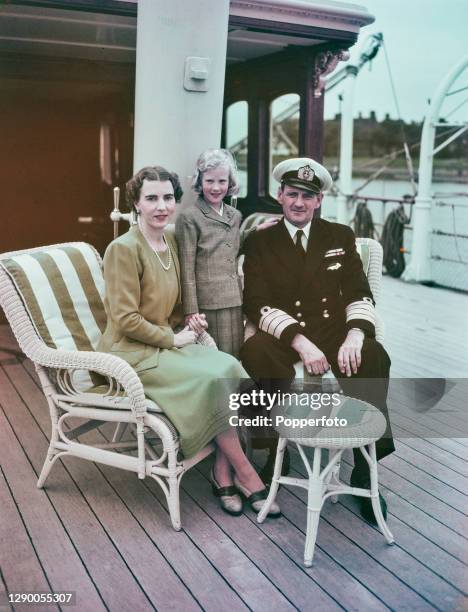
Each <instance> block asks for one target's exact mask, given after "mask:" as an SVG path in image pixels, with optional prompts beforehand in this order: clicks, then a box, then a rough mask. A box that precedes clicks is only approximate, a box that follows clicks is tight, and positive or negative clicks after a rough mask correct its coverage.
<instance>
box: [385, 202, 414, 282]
mask: <svg viewBox="0 0 468 612" xmlns="http://www.w3.org/2000/svg"><path fill="white" fill-rule="evenodd" d="M408 222H409V219H408V217H407V216H406V213H405V208H404V206H403V204H400V206H398V208H395V209H394V210H392V212H391V213H390V214H389V215H388V217H387V219H386V221H385V223H384V226H383V231H382V239H381V241H380V243H381V245H382V248H383V264H384V266H385V268H386V270H387V274H389V275H390V276H393V278H399V277H400V276H401V275H402V274H403V271H404V269H405V257H404V255H403V252H404V249H403V230H404V229H405V224H406V223H408Z"/></svg>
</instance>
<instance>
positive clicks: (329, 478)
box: [240, 213, 394, 567]
mask: <svg viewBox="0 0 468 612" xmlns="http://www.w3.org/2000/svg"><path fill="white" fill-rule="evenodd" d="M274 216H279V215H272V214H268V213H254V214H253V215H250V216H249V217H247V218H246V219H245V220H244V222H243V224H242V226H241V229H242V230H245V231H248V230H250V229H252V228H254V227H255V226H256V225H258V224H259V223H262V222H263V221H265V220H266V219H268V218H270V217H274ZM356 248H357V250H358V253H359V255H360V257H361V260H362V263H363V268H364V272H365V273H366V275H367V278H368V281H369V285H370V288H371V290H372V294H373V296H374V300H375V302H377V301H378V299H379V296H380V286H381V279H382V258H383V251H382V247H381V246H380V244H379V243H378V242H377V241H376V240H373V239H372V238H356ZM240 266H242V262H240ZM240 269H241V268H240ZM375 330H376V334H375V335H376V339H377V340H378V341H379V342H382V340H383V324H382V321H381V319H380V317H379V316H378V313H376V326H375ZM255 331H256V328H255V326H254V325H253V324H251V323H250V322H247V324H246V331H245V338H246V339H247V338H248V337H249V336H250V335H253V334H254V333H255ZM295 370H296V380H297V381H298V382H302V383H303V384H304V389H306V388H307V385H317V384H318V385H321V380H320V377H314V376H310V375H309V374H308V373H307V371H306V370H304V368H303V364H302V362H301V361H299V362H298V363H296V364H295ZM325 378H326V379H328V380H327V382H328V389H327V390H338V389H339V385H338V381H337V380H336V378H335V377H334V375H333V373H332V372H331V371H330V372H328V373H327V374H325V375H324V376H323V377H322V380H323V379H325ZM330 379H331V380H330ZM353 401H354V402H357V400H353ZM359 404H360V405H361V406H363V407H364V408H363V410H362V416H363V418H362V420H361V422H359V424H357V425H356V426H354V427H352V428H347V429H346V435H344V434H343V432H342V431H340V430H339V429H336V428H335V429H331V428H327V429H324V430H323V431H321V432H319V433H318V434H317V435H314V436H312V437H310V438H308V437H306V436H303V437H301V438H297V437H293V435H291V434H288V433H287V432H282V433H280V438H279V440H278V450H277V453H276V461H275V468H274V474H273V480H272V485H271V488H270V491H269V495H268V499H267V501H266V503H265V506H264V507H263V509H262V511H261V512H260V513H259V515H258V521H259V522H260V523H261V522H263V521H264V520H265V518H266V516H267V514H268V509H269V508H270V506H271V504H272V503H273V502H274V500H275V497H276V494H277V492H278V488H279V485H280V484H286V485H292V486H299V487H302V488H304V489H306V490H307V492H308V499H307V531H306V543H305V549H304V564H305V565H306V566H307V567H310V566H311V565H312V560H313V555H314V549H315V541H316V538H317V529H318V523H319V519H320V511H321V509H322V506H323V504H324V502H325V500H326V499H327V498H329V497H331V500H332V501H333V502H336V501H337V499H338V497H337V496H338V495H339V494H352V495H358V496H362V497H370V498H371V500H372V507H373V509H374V514H375V516H376V519H377V523H378V526H379V528H380V530H381V532H382V533H383V535H384V537H385V539H386V540H387V542H388V543H389V544H392V543H393V541H394V540H393V536H392V534H391V532H390V530H389V528H388V526H387V524H386V522H385V520H384V518H383V515H382V511H381V508H380V503H379V497H378V496H379V491H378V474H377V460H376V452H375V442H376V441H377V440H378V439H379V438H380V437H381V436H382V435H383V433H384V431H385V427H386V421H385V418H384V416H383V415H382V414H381V413H380V412H379V411H378V410H377V409H375V408H373V407H372V406H370V405H368V404H365V402H359ZM243 435H244V439H245V440H246V446H247V452H248V454H250V453H251V448H250V436H249V434H248V432H247V431H246V430H245V428H244V430H243ZM288 442H291V443H293V444H295V446H296V447H297V450H298V452H299V455H300V457H301V459H302V461H303V463H304V466H305V469H306V472H307V477H306V478H290V477H287V476H281V468H282V463H283V456H284V451H285V449H286V446H287V444H288ZM304 446H307V447H310V448H313V449H314V455H313V459H312V466H311V465H310V463H309V459H308V458H307V456H306V454H305V452H304V449H303V447H304ZM366 446H368V447H369V452H368V451H367V450H366V448H365V447H366ZM347 448H360V449H361V452H362V453H363V455H364V457H365V459H366V461H367V462H368V464H369V467H370V475H371V488H370V489H358V488H352V487H350V486H348V485H346V484H344V483H342V482H341V481H340V478H339V475H340V461H341V456H342V454H343V452H344V451H345V450H346V449H347ZM323 449H327V450H328V461H327V462H326V464H325V466H324V467H323V468H321V462H322V450H323Z"/></svg>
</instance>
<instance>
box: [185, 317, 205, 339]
mask: <svg viewBox="0 0 468 612" xmlns="http://www.w3.org/2000/svg"><path fill="white" fill-rule="evenodd" d="M185 325H186V326H188V327H189V329H191V330H192V331H194V332H195V333H196V334H201V333H202V332H203V331H204V330H205V329H208V323H207V322H206V316H205V315H204V314H200V313H199V312H194V313H192V314H189V315H187V316H186V317H185Z"/></svg>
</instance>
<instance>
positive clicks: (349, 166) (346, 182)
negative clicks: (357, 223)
mask: <svg viewBox="0 0 468 612" xmlns="http://www.w3.org/2000/svg"><path fill="white" fill-rule="evenodd" d="M346 75H347V78H346V80H345V82H344V91H343V106H342V110H341V133H340V166H339V168H340V192H339V194H338V196H337V198H336V219H337V221H338V223H343V224H344V225H348V224H349V217H350V215H349V210H348V201H349V198H350V196H351V195H352V193H353V183H352V180H353V132H354V117H353V107H354V89H355V85H356V77H357V75H358V68H357V66H354V65H350V66H346Z"/></svg>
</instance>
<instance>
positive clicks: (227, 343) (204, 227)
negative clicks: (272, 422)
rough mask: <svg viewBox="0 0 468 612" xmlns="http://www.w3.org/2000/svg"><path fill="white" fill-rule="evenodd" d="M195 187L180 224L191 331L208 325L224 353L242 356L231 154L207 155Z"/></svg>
mask: <svg viewBox="0 0 468 612" xmlns="http://www.w3.org/2000/svg"><path fill="white" fill-rule="evenodd" d="M192 188H193V189H194V191H195V192H196V193H198V194H199V196H198V199H197V201H196V202H195V203H194V204H192V205H190V206H188V207H186V208H185V209H183V210H182V211H181V212H180V214H179V216H178V218H177V221H176V237H177V242H178V245H179V253H180V260H181V268H182V269H181V281H182V303H183V309H184V314H185V317H186V318H185V322H186V324H187V325H190V326H191V327H192V326H193V325H203V324H205V325H206V323H207V324H208V331H209V333H210V334H211V335H212V336H213V338H214V340H215V342H216V344H217V346H218V348H219V350H221V351H224V352H225V353H230V354H231V355H234V356H235V357H238V356H239V350H240V347H241V346H242V343H243V337H244V325H243V317H242V284H241V278H240V276H239V274H238V271H237V258H238V255H239V249H240V246H241V242H242V239H243V238H244V236H242V239H241V232H240V224H241V221H242V216H241V214H240V212H239V211H238V210H236V209H235V208H233V207H232V206H229V205H228V204H226V203H225V202H223V198H224V197H225V196H227V195H228V196H230V195H235V194H236V193H237V192H238V191H239V187H238V181H237V176H236V165H235V161H234V158H233V157H232V155H231V153H230V152H229V151H227V150H226V149H208V150H207V151H205V152H204V153H202V154H201V155H200V157H199V158H198V161H197V170H196V172H195V175H194V177H193V181H192ZM276 221H277V220H276V219H275V220H269V221H267V222H265V223H263V224H261V225H259V226H258V227H257V228H256V229H264V228H266V227H269V226H270V225H272V224H273V223H275V222H276ZM205 321H206V323H205Z"/></svg>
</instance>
